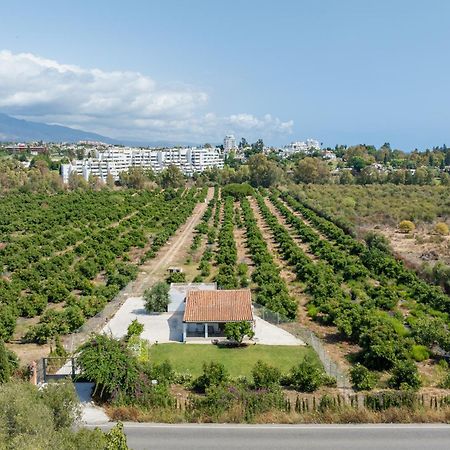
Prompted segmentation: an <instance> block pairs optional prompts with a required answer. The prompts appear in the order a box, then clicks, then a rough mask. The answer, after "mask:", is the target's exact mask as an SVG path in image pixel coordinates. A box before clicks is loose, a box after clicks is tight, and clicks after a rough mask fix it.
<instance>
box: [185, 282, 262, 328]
mask: <svg viewBox="0 0 450 450" xmlns="http://www.w3.org/2000/svg"><path fill="white" fill-rule="evenodd" d="M242 320H248V321H250V320H253V312H252V297H251V294H250V290H249V289H237V290H228V291H226V290H220V291H190V292H188V295H187V297H186V309H185V311H184V317H183V321H184V322H240V321H242Z"/></svg>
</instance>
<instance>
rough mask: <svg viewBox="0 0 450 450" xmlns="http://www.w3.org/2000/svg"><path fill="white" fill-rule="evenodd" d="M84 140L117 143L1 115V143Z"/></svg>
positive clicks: (59, 127)
mask: <svg viewBox="0 0 450 450" xmlns="http://www.w3.org/2000/svg"><path fill="white" fill-rule="evenodd" d="M82 140H89V141H101V142H106V143H111V144H114V143H117V141H116V140H114V139H111V138H109V137H106V136H102V135H100V134H96V133H90V132H88V131H83V130H76V129H74V128H69V127H63V126H61V125H48V124H46V123H39V122H30V121H28V120H22V119H16V118H14V117H11V116H8V115H7V114H2V113H0V141H13V142H16V141H25V142H27V141H53V142H77V141H82Z"/></svg>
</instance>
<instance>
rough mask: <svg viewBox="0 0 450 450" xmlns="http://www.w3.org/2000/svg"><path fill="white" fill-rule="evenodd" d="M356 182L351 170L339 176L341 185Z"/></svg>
mask: <svg viewBox="0 0 450 450" xmlns="http://www.w3.org/2000/svg"><path fill="white" fill-rule="evenodd" d="M354 182H355V177H354V176H353V175H352V173H351V172H350V170H343V171H342V172H341V174H340V176H339V184H353V183H354Z"/></svg>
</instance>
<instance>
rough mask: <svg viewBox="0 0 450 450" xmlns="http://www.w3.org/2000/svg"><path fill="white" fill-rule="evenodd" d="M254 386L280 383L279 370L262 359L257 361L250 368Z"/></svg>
mask: <svg viewBox="0 0 450 450" xmlns="http://www.w3.org/2000/svg"><path fill="white" fill-rule="evenodd" d="M252 376H253V384H254V386H255V388H267V389H269V388H272V387H274V386H278V385H279V383H280V378H281V372H280V371H279V370H278V369H277V368H276V367H273V366H270V365H269V364H266V363H265V362H263V361H257V362H256V364H255V366H254V367H253V369H252Z"/></svg>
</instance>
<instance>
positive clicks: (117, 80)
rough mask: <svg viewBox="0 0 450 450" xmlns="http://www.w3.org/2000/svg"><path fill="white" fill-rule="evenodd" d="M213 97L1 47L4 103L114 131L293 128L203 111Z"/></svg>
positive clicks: (153, 135) (185, 136)
mask: <svg viewBox="0 0 450 450" xmlns="http://www.w3.org/2000/svg"><path fill="white" fill-rule="evenodd" d="M208 100H209V97H208V95H207V93H206V92H204V91H202V90H201V89H198V88H194V87H192V86H185V85H177V86H176V87H173V86H162V85H159V84H158V83H156V82H155V81H154V80H153V79H152V78H150V77H148V76H146V75H143V74H141V73H139V72H130V71H110V72H107V71H103V70H100V69H84V68H81V67H78V66H75V65H67V64H60V63H59V62H57V61H53V60H50V59H45V58H41V57H39V56H36V55H33V54H31V53H19V54H13V53H11V52H10V51H7V50H3V51H0V110H2V111H4V112H6V113H9V114H12V115H16V116H20V117H23V118H26V119H32V120H36V121H42V122H47V123H58V124H61V125H66V126H72V127H74V128H81V129H85V130H89V131H96V132H98V133H102V134H105V135H108V136H112V137H119V136H122V137H128V138H134V139H169V140H194V141H199V140H204V139H218V138H220V137H221V136H223V134H225V133H228V132H234V133H236V134H238V135H239V134H240V133H245V132H247V133H249V134H250V135H251V134H252V133H254V134H256V135H261V136H266V137H270V136H272V135H284V134H288V133H291V132H292V127H293V122H292V120H289V121H286V122H282V121H281V120H280V119H278V118H275V117H272V116H271V115H270V114H266V115H264V116H263V117H261V118H259V117H256V116H254V115H252V114H247V113H239V114H232V115H229V116H221V117H220V116H216V115H215V114H214V113H211V112H209V113H204V109H205V108H206V107H207V104H208Z"/></svg>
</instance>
